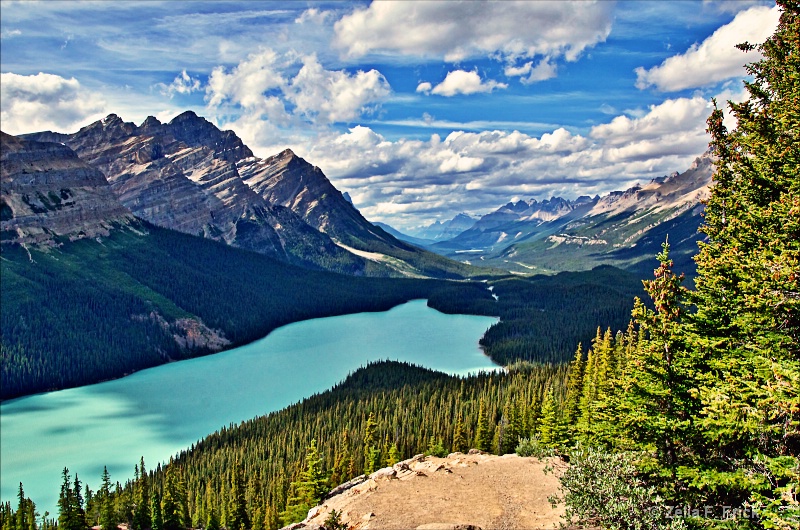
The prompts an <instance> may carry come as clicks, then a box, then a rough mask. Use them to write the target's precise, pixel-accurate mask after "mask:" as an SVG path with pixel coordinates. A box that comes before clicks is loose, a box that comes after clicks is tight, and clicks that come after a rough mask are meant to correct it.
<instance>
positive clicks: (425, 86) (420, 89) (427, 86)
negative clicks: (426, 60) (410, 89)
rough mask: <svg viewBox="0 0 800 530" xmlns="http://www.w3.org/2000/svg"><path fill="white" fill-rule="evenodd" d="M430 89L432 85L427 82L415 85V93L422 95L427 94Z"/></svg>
mask: <svg viewBox="0 0 800 530" xmlns="http://www.w3.org/2000/svg"><path fill="white" fill-rule="evenodd" d="M432 88H433V85H431V84H430V83H428V82H427V81H423V82H422V83H420V84H419V85H417V92H422V93H423V94H427V93H428V92H430V91H431V89H432Z"/></svg>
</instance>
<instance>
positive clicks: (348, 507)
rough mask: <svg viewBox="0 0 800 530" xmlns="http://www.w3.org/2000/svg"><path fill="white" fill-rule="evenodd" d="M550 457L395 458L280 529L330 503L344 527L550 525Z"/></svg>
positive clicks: (314, 519) (553, 480) (312, 517)
mask: <svg viewBox="0 0 800 530" xmlns="http://www.w3.org/2000/svg"><path fill="white" fill-rule="evenodd" d="M548 465H549V466H551V467H552V466H554V467H555V468H556V469H558V468H560V466H561V465H562V464H559V461H557V460H555V459H552V460H550V461H540V460H538V459H534V458H521V457H519V456H517V455H505V456H495V455H489V454H485V453H480V452H476V453H474V454H468V455H465V454H462V453H453V454H450V455H448V456H447V457H446V458H436V457H432V456H429V457H425V456H423V455H417V456H415V457H414V458H410V459H408V460H404V461H403V462H399V463H397V464H395V465H394V466H392V467H388V468H384V469H381V470H378V471H376V472H375V473H373V474H371V475H369V476H361V477H358V478H356V479H353V480H351V481H350V482H347V483H345V484H342V485H341V486H339V487H337V488H336V489H334V490H333V491H332V492H331V495H330V496H328V498H326V499H325V500H324V501H323V503H322V504H321V505H319V506H316V507H314V508H312V509H311V510H310V511H309V513H308V517H306V519H305V520H304V521H302V522H300V523H295V524H294V525H291V526H288V527H286V528H287V529H300V528H308V529H321V528H323V527H324V523H325V521H326V519H328V517H329V516H330V514H331V512H332V511H334V510H335V511H336V512H337V513H339V514H341V522H342V523H344V524H346V525H347V528H349V529H351V530H366V529H377V528H380V529H387V530H391V529H398V530H399V529H403V530H406V529H418V530H457V529H459V530H461V529H463V530H467V529H471V530H475V529H481V528H483V529H487V530H488V529H496V528H508V529H531V528H557V527H558V523H559V522H560V521H561V516H562V514H563V513H564V509H563V507H562V506H558V507H556V508H553V506H552V505H551V504H550V502H549V500H548V498H549V497H550V496H551V495H555V494H557V493H558V487H559V482H558V478H557V473H549V474H546V473H545V472H544V469H545V467H546V466H548Z"/></svg>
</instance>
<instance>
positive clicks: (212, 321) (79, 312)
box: [0, 224, 496, 399]
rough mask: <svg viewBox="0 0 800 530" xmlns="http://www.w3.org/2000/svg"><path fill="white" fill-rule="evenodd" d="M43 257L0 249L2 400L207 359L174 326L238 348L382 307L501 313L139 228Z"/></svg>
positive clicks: (436, 290)
mask: <svg viewBox="0 0 800 530" xmlns="http://www.w3.org/2000/svg"><path fill="white" fill-rule="evenodd" d="M137 230H139V231H141V230H146V231H147V232H148V234H147V235H145V236H143V235H139V234H137V233H136V232H134V231H132V230H129V229H118V230H113V231H112V232H111V234H110V235H109V236H108V237H106V238H104V239H103V240H102V241H96V240H79V241H74V242H63V244H62V245H61V246H59V247H58V248H54V249H50V250H48V251H46V252H45V251H41V250H36V249H25V248H22V247H20V246H15V245H6V244H4V245H3V246H2V255H1V256H0V257H1V258H2V259H0V273H1V274H2V283H0V302H2V303H0V352H1V353H2V372H1V373H0V397H2V398H3V399H6V398H10V397H15V396H20V395H24V394H30V393H34V392H39V391H45V390H52V389H58V388H66V387H71V386H78V385H84V384H89V383H94V382H98V381H102V380H105V379H110V378H115V377H120V376H122V375H125V374H128V373H131V372H133V371H136V370H140V369H143V368H147V367H150V366H155V365H158V364H161V363H164V362H166V361H168V360H176V359H184V358H189V357H195V356H198V355H203V354H207V353H210V351H211V350H210V349H209V348H206V347H203V346H202V345H199V346H191V345H190V346H184V347H181V346H180V345H179V344H178V342H176V340H175V336H176V335H178V336H181V335H182V334H185V333H186V332H185V331H182V330H181V329H180V327H179V326H176V325H175V321H176V320H177V319H182V318H191V319H199V320H201V321H202V322H203V323H204V324H205V325H206V326H207V327H209V328H211V329H212V330H218V331H219V332H221V333H222V334H223V335H224V337H225V338H227V339H228V340H229V341H230V342H231V343H232V345H233V346H236V345H241V344H244V343H247V342H250V341H253V340H256V339H258V338H261V337H263V336H265V335H267V334H268V333H269V332H270V331H272V330H273V329H275V328H277V327H279V326H281V325H284V324H287V323H290V322H295V321H298V320H303V319H308V318H316V317H324V316H332V315H340V314H346V313H354V312H361V311H383V310H387V309H390V308H391V307H393V306H395V305H397V304H399V303H402V302H406V301H408V300H411V299H415V298H434V299H439V300H442V302H441V303H440V304H441V305H442V306H445V305H446V307H445V309H447V310H448V311H451V312H457V311H459V310H460V305H459V304H462V303H463V304H464V310H465V311H467V312H469V311H478V312H480V313H482V314H496V312H493V310H492V307H491V306H492V304H493V301H492V298H491V296H490V294H489V292H488V291H487V290H486V288H485V286H484V285H482V284H479V283H470V282H445V281H437V280H419V279H390V278H365V277H352V276H345V275H339V274H333V273H326V272H317V271H309V270H306V269H301V268H298V267H293V266H288V265H286V264H284V263H281V262H278V261H275V260H272V259H270V258H268V257H265V256H263V255H260V254H256V253H252V252H247V251H243V250H240V249H236V248H232V247H229V246H227V245H223V244H220V243H215V242H213V241H209V240H206V239H203V238H197V237H192V236H188V235H185V234H180V233H178V232H173V231H170V230H165V229H161V228H157V227H154V226H151V225H145V224H143V225H142V226H140V227H139V228H138V229H137Z"/></svg>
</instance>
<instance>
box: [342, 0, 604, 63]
mask: <svg viewBox="0 0 800 530" xmlns="http://www.w3.org/2000/svg"><path fill="white" fill-rule="evenodd" d="M612 11H613V3H612V2H530V1H524V0H523V1H514V2H512V1H507V2H494V3H484V2H458V3H455V2H438V1H419V2H373V3H372V4H370V5H369V7H366V8H363V9H357V10H356V11H354V12H353V13H351V14H349V15H346V16H344V17H342V18H341V19H340V20H339V21H337V22H336V24H335V26H334V30H335V41H334V42H335V45H336V46H338V47H339V48H340V49H341V50H343V52H344V53H345V54H346V55H348V56H350V57H361V56H364V55H367V54H369V53H388V54H399V55H410V56H417V57H429V58H443V59H444V60H445V61H448V62H458V61H461V60H464V59H466V58H469V57H479V56H482V57H486V56H493V55H495V54H499V55H501V56H502V57H504V58H506V59H518V58H531V57H534V56H536V55H548V56H551V57H554V58H555V57H565V58H566V59H567V60H569V61H572V60H575V59H576V58H577V57H578V56H579V55H580V53H581V52H582V51H583V50H585V49H586V48H589V47H591V46H594V45H595V44H597V43H598V42H602V41H604V40H605V39H606V37H607V36H608V34H609V33H610V31H611V20H612ZM398 21H402V24H400V23H398Z"/></svg>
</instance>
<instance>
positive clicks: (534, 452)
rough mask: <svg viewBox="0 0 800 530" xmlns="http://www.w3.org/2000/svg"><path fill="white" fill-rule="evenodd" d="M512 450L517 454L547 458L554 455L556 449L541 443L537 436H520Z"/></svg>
mask: <svg viewBox="0 0 800 530" xmlns="http://www.w3.org/2000/svg"><path fill="white" fill-rule="evenodd" d="M514 452H515V453H517V454H518V455H519V456H533V457H536V458H548V457H551V456H555V455H556V450H555V449H553V448H552V447H547V446H546V445H544V444H542V442H540V441H539V437H538V436H533V437H531V438H520V439H519V444H517V448H516V449H515V450H514Z"/></svg>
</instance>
